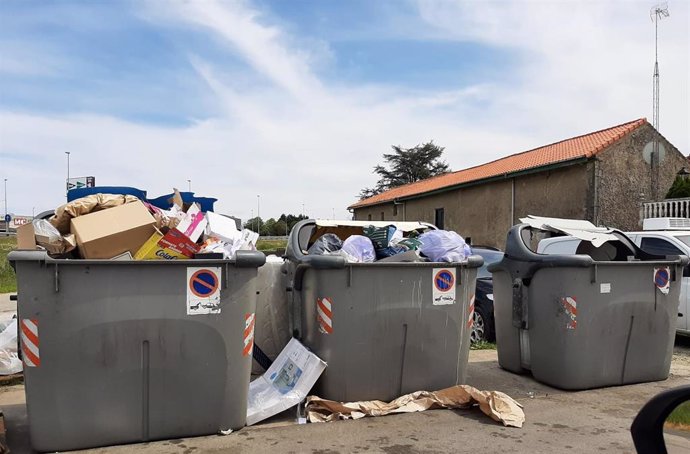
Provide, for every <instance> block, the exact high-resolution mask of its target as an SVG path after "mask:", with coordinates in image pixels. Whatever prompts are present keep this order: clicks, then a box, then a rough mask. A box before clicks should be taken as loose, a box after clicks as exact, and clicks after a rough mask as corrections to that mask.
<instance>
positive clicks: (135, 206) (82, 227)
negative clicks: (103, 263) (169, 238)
mask: <svg viewBox="0 0 690 454" xmlns="http://www.w3.org/2000/svg"><path fill="white" fill-rule="evenodd" d="M155 223H156V220H155V219H154V218H153V216H151V214H150V213H149V210H148V209H147V208H146V207H145V206H144V204H143V203H141V202H139V201H137V202H132V203H127V204H125V205H120V206H117V207H114V208H108V209H107V210H103V211H97V212H95V213H89V214H86V215H83V216H78V217H76V218H72V220H71V221H70V230H71V231H72V233H73V234H74V236H75V237H76V239H77V248H78V249H79V254H80V255H81V256H82V257H83V258H85V259H110V258H112V257H115V256H117V255H120V254H122V253H124V252H127V251H129V252H130V253H131V254H134V253H135V252H136V251H138V250H139V248H140V247H141V245H142V244H144V243H145V242H146V240H147V239H148V238H149V237H151V235H152V234H153V233H154V232H155V231H156V229H155V227H154V225H155Z"/></svg>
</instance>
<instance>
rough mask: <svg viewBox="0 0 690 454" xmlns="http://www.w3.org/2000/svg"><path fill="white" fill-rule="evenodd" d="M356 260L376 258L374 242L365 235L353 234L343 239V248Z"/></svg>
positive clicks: (370, 260)
mask: <svg viewBox="0 0 690 454" xmlns="http://www.w3.org/2000/svg"><path fill="white" fill-rule="evenodd" d="M342 250H343V251H344V252H346V253H347V254H348V256H350V257H352V258H353V259H354V260H352V261H355V262H373V261H374V260H376V252H375V251H374V243H372V242H371V240H370V239H369V238H367V237H366V236H364V235H352V236H350V237H348V238H347V239H346V240H345V241H343V249H342Z"/></svg>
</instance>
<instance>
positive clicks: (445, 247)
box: [418, 230, 472, 262]
mask: <svg viewBox="0 0 690 454" xmlns="http://www.w3.org/2000/svg"><path fill="white" fill-rule="evenodd" d="M418 239H419V241H421V243H422V245H421V247H420V248H419V251H420V252H421V253H422V254H424V255H425V256H426V257H429V259H430V260H431V261H432V262H461V261H463V260H465V259H466V258H467V256H469V255H470V254H472V250H471V249H470V247H469V246H468V245H467V244H466V243H465V240H464V239H463V238H462V237H461V236H460V235H458V234H457V233H455V232H453V231H448V230H431V231H429V232H426V233H423V234H422V235H420V236H419V238H418Z"/></svg>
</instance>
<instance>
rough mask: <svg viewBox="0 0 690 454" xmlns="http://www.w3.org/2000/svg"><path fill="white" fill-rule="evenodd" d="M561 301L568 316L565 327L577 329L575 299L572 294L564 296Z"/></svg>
mask: <svg viewBox="0 0 690 454" xmlns="http://www.w3.org/2000/svg"><path fill="white" fill-rule="evenodd" d="M561 303H562V304H563V309H564V310H565V314H566V315H567V317H568V319H567V322H566V325H565V327H566V328H567V329H577V301H576V300H575V298H574V297H572V296H566V297H565V298H563V299H562V300H561Z"/></svg>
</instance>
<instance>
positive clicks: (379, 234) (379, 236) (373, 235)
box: [362, 225, 397, 249]
mask: <svg viewBox="0 0 690 454" xmlns="http://www.w3.org/2000/svg"><path fill="white" fill-rule="evenodd" d="M362 230H363V231H364V235H365V236H366V237H368V238H369V239H370V240H371V242H372V243H374V249H384V248H387V247H388V246H390V244H391V239H392V238H393V235H394V234H395V231H396V230H397V229H396V228H395V226H394V225H388V226H386V227H374V226H373V225H368V226H366V227H364V228H363V229H362Z"/></svg>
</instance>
